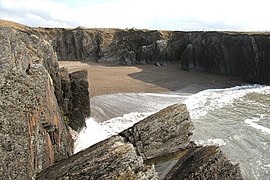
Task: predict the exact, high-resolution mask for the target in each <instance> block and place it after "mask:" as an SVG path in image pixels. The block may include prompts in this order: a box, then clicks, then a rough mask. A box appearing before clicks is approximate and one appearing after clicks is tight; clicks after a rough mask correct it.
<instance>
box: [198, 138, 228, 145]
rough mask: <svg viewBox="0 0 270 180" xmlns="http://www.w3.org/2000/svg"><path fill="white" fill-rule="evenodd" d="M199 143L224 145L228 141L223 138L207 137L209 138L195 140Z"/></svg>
mask: <svg viewBox="0 0 270 180" xmlns="http://www.w3.org/2000/svg"><path fill="white" fill-rule="evenodd" d="M194 142H195V143H196V144H197V145H201V146H207V145H215V146H224V145H226V142H225V141H223V140H222V139H207V140H195V141H194Z"/></svg>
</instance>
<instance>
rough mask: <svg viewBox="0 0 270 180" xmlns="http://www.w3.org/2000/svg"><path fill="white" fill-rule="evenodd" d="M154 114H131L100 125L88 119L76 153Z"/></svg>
mask: <svg viewBox="0 0 270 180" xmlns="http://www.w3.org/2000/svg"><path fill="white" fill-rule="evenodd" d="M150 114H152V113H137V112H134V113H129V114H125V115H124V116H123V117H117V118H112V119H110V120H108V121H105V122H102V123H98V122H96V121H95V120H94V119H93V118H88V119H86V128H85V129H83V130H82V131H81V132H80V133H79V136H78V138H77V139H76V142H75V144H74V153H77V152H79V151H81V150H83V149H86V148H87V147H90V146H91V145H93V144H96V143H98V142H100V141H102V140H105V139H107V138H108V137H111V136H112V135H115V134H117V133H119V132H121V131H123V130H124V129H127V128H129V127H131V126H132V125H133V124H135V123H136V122H138V121H140V120H142V119H144V118H145V117H147V116H149V115H150Z"/></svg>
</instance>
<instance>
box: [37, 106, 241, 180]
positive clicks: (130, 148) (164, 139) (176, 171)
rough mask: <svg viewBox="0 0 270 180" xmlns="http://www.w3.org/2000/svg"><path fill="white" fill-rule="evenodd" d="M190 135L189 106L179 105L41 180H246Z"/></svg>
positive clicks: (56, 166) (58, 166) (77, 156)
mask: <svg viewBox="0 0 270 180" xmlns="http://www.w3.org/2000/svg"><path fill="white" fill-rule="evenodd" d="M192 130H193V125H192V123H191V120H190V117H189V113H188V111H187V109H186V106H185V105H183V104H181V105H177V104H175V105H172V106H169V107H167V108H165V109H163V110H161V111H159V112H157V113H156V114H153V115H151V116H149V117H147V118H145V119H144V120H142V121H140V122H139V123H137V124H135V125H134V126H133V127H131V128H129V129H126V130H124V131H123V132H121V133H120V134H119V135H115V136H113V137H111V138H108V139H106V140H104V141H102V142H100V143H97V144H95V145H93V146H91V147H89V148H87V149H85V150H83V151H81V152H79V153H77V154H75V155H73V156H71V157H70V158H68V159H65V160H62V161H61V162H59V163H56V164H54V165H53V166H51V167H49V168H47V169H45V170H44V171H42V172H41V173H40V174H38V176H37V179H40V180H43V179H44V180H45V179H242V176H241V173H240V169H239V166H238V164H236V165H232V164H231V163H230V162H229V160H228V159H227V158H226V157H225V156H224V154H223V153H222V152H221V151H220V150H219V148H218V147H214V146H206V147H201V146H199V147H198V146H196V145H194V144H193V143H192V142H190V136H191V135H192ZM154 167H155V168H154Z"/></svg>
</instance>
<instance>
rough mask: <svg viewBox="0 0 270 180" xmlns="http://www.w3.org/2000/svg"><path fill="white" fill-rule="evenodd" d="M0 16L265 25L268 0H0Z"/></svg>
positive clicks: (149, 25) (235, 27) (39, 21)
mask: <svg viewBox="0 0 270 180" xmlns="http://www.w3.org/2000/svg"><path fill="white" fill-rule="evenodd" d="M0 19H4V20H10V21H14V22H18V23H22V24H25V25H28V26H34V27H65V28H68V27H69V28H75V27H78V26H83V27H87V28H123V29H124V28H138V29H162V30H184V31H195V30H203V31H207V30H229V31H268V30H270V20H269V19H270V1H269V0H0Z"/></svg>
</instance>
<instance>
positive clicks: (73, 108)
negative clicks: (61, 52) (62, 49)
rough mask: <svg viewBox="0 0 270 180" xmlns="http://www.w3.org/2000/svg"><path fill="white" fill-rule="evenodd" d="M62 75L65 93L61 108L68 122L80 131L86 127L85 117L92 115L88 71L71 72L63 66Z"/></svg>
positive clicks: (63, 92)
mask: <svg viewBox="0 0 270 180" xmlns="http://www.w3.org/2000/svg"><path fill="white" fill-rule="evenodd" d="M60 76H61V84H62V94H63V98H62V100H61V102H60V103H59V104H60V108H61V110H62V112H63V115H64V117H65V119H66V121H67V124H68V125H69V126H70V127H71V128H72V129H74V130H76V131H79V130H80V129H81V128H83V127H85V118H86V117H89V116H90V115H91V112H90V96H89V91H88V89H89V84H88V81H87V71H86V70H81V71H76V72H73V73H71V74H69V73H68V71H67V69H66V68H61V70H60Z"/></svg>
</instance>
